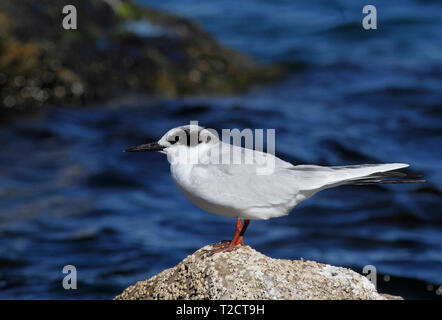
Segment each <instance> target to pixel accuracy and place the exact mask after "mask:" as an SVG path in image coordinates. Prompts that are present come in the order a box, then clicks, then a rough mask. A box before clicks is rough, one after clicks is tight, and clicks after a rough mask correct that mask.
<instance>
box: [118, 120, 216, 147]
mask: <svg viewBox="0 0 442 320" xmlns="http://www.w3.org/2000/svg"><path fill="white" fill-rule="evenodd" d="M218 142H219V138H218V134H217V133H216V131H215V130H213V129H206V128H203V127H200V126H198V125H192V124H190V125H185V126H180V127H177V128H173V129H170V130H169V131H167V132H166V134H164V135H163V136H162V137H161V139H160V140H158V141H157V142H150V143H146V144H142V145H139V146H136V147H132V148H128V149H126V150H124V152H147V151H158V152H163V153H167V154H176V153H177V151H178V152H180V151H191V150H194V149H195V150H196V149H197V148H198V149H200V150H201V149H206V148H210V147H211V146H213V145H215V144H216V143H218Z"/></svg>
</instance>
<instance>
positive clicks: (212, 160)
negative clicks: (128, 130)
mask: <svg viewBox="0 0 442 320" xmlns="http://www.w3.org/2000/svg"><path fill="white" fill-rule="evenodd" d="M147 151H158V152H161V153H165V154H167V157H168V160H169V162H170V171H171V175H172V178H173V181H174V182H175V184H176V186H177V187H178V189H179V190H180V192H181V193H182V194H183V195H184V196H185V197H186V198H187V199H188V200H189V201H190V202H192V203H193V204H195V205H196V206H197V207H199V208H201V209H203V210H205V211H207V212H210V213H214V214H218V215H222V216H226V217H232V218H236V231H235V234H234V236H233V239H232V240H231V241H222V242H221V243H219V244H217V245H216V246H215V248H214V249H213V250H212V253H216V252H228V251H231V250H233V249H234V248H235V247H236V246H237V245H239V244H242V243H243V236H244V233H245V232H246V229H247V227H248V226H249V223H250V220H265V219H269V218H276V217H281V216H285V215H287V214H289V213H290V211H291V210H292V209H293V207H294V206H296V205H297V204H298V203H300V202H301V201H304V200H306V199H308V198H310V197H311V196H313V195H314V194H316V193H317V192H319V191H321V190H324V189H328V188H334V187H338V186H342V185H371V184H384V183H414V182H423V181H424V180H418V179H412V178H407V175H406V174H405V173H402V172H397V171H395V170H398V169H402V168H405V167H408V166H409V165H408V164H406V163H385V164H361V165H348V166H319V165H293V164H291V163H289V162H286V161H284V160H281V159H279V158H278V157H276V156H274V155H273V154H271V153H265V152H262V151H258V150H250V149H246V148H242V147H241V146H236V145H232V144H230V143H227V142H223V141H221V140H220V139H219V137H218V135H217V134H216V132H215V133H214V130H210V129H205V128H203V127H200V126H198V125H192V124H190V125H185V126H180V127H177V128H173V129H171V130H169V131H168V132H167V133H166V134H164V136H163V137H161V139H160V140H158V141H157V142H151V143H147V144H142V145H139V146H136V147H131V148H128V149H126V150H124V152H147ZM235 152H238V153H237V154H240V155H241V159H243V161H240V162H239V163H228V162H229V161H227V163H226V161H225V159H227V160H231V158H232V157H231V154H235ZM222 159H224V160H222ZM266 167H271V168H272V169H273V170H272V171H271V173H269V174H259V172H258V169H262V168H266ZM241 219H243V220H244V223H242V222H241Z"/></svg>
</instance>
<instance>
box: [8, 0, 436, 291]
mask: <svg viewBox="0 0 442 320" xmlns="http://www.w3.org/2000/svg"><path fill="white" fill-rule="evenodd" d="M139 2H140V3H145V4H148V5H152V6H154V7H158V8H162V9H167V10H169V11H171V12H174V13H179V14H182V15H184V16H187V17H190V18H193V19H195V20H196V21H198V22H199V23H200V24H201V25H202V26H204V27H205V28H206V29H207V30H209V31H210V32H211V33H212V34H213V35H214V36H216V37H217V38H218V39H219V40H220V41H221V42H223V43H225V44H228V45H230V46H232V47H235V48H237V49H239V50H241V51H243V52H246V53H248V54H250V55H252V56H254V57H255V58H256V59H257V60H259V61H262V62H284V63H290V64H292V65H296V66H301V67H302V68H300V69H296V70H294V71H293V72H292V73H291V74H290V75H289V76H288V77H287V78H286V79H284V80H283V81H281V82H278V83H275V84H273V85H270V86H262V87H257V88H255V89H253V90H252V91H251V92H249V93H246V94H244V95H240V96H225V97H214V98H213V97H212V98H209V97H198V98H181V99H153V98H149V97H146V96H140V95H132V94H128V95H127V96H125V97H121V98H120V99H118V100H116V101H112V102H109V103H106V104H101V105H96V106H94V107H93V108H80V109H76V108H67V107H63V106H59V108H57V109H48V110H46V111H44V112H42V113H41V114H40V115H37V116H34V117H31V118H26V119H22V120H14V121H11V122H10V123H8V124H5V125H2V126H1V127H0V145H1V153H0V298H20V299H22V298H37V299H48V298H59V299H69V298H72V299H77V298H81V299H90V298H104V299H109V298H112V297H113V296H115V295H116V294H118V293H119V292H121V290H122V289H124V288H125V287H127V286H128V285H130V284H132V283H134V282H136V281H138V280H142V279H146V278H148V277H150V276H152V275H154V274H156V273H158V272H160V271H162V270H163V269H165V268H169V267H172V266H174V265H175V264H177V263H178V262H179V261H180V260H182V259H183V258H184V257H185V256H187V255H188V254H191V253H192V252H194V251H195V250H197V249H198V248H200V247H202V246H204V245H206V244H209V243H214V242H217V241H220V240H223V239H229V238H230V237H231V236H232V234H233V232H234V224H235V221H234V220H233V219H229V218H225V217H221V216H216V215H212V214H209V213H206V212H204V211H202V210H200V209H198V208H196V207H195V206H193V205H192V204H190V203H189V202H188V201H187V200H186V199H185V198H184V197H183V196H182V195H181V194H180V193H179V191H178V190H177V189H176V187H175V186H174V184H173V181H172V179H171V177H170V175H169V168H168V162H167V160H166V158H165V156H164V155H162V154H151V153H149V154H143V153H141V154H127V153H122V152H121V151H122V150H123V149H124V148H126V147H128V146H132V145H135V144H138V143H142V142H145V141H151V140H155V139H157V138H159V137H160V136H161V135H162V134H163V133H164V132H165V131H167V130H168V129H169V128H171V127H174V126H178V125H182V124H187V123H189V121H190V120H198V121H199V123H200V124H201V125H204V126H207V127H213V128H215V129H221V128H240V129H242V128H275V129H276V139H277V142H276V153H277V155H278V156H280V157H281V158H283V159H285V160H287V161H290V162H293V163H296V164H298V163H311V164H321V165H347V164H360V163H382V162H407V163H410V164H411V169H410V170H409V172H411V173H422V174H424V176H425V178H426V179H427V182H426V183H425V184H420V185H393V186H382V187H362V186H359V187H356V186H353V187H350V186H348V187H340V188H336V189H330V190H326V191H323V192H321V193H319V194H317V195H315V196H314V197H313V198H311V199H309V200H307V201H305V202H303V203H301V204H300V205H298V206H297V207H296V208H295V209H294V210H293V212H292V214H291V215H289V216H286V217H282V218H278V219H271V220H267V221H258V222H255V221H253V222H252V223H251V225H250V227H249V229H248V231H247V233H246V237H245V241H246V243H247V244H249V245H251V246H252V247H253V248H255V249H256V250H258V251H260V252H263V253H265V254H267V255H269V256H271V257H277V258H286V259H298V258H300V257H303V258H305V259H313V260H317V261H320V262H324V263H330V264H334V265H339V266H349V267H352V268H354V269H355V270H359V269H361V268H362V267H363V266H364V265H368V264H371V265H374V266H375V267H376V268H377V271H378V273H380V274H383V275H390V276H391V277H392V278H394V277H396V278H397V277H399V278H400V279H402V280H401V281H402V282H403V283H402V285H401V286H399V287H397V288H396V289H395V290H396V291H394V290H393V291H394V292H391V291H390V292H389V293H397V294H403V295H404V296H405V297H406V298H407V297H410V298H411V297H427V298H428V297H429V298H438V297H439V298H440V296H439V295H437V294H436V289H437V288H438V286H440V285H442V209H441V194H442V190H441V185H442V170H441V169H442V151H441V138H442V125H441V123H442V122H441V120H442V3H441V2H439V1H400V3H399V2H398V1H397V3H396V4H394V3H393V2H388V3H385V1H372V2H371V4H374V5H376V7H377V10H378V30H376V31H364V30H363V29H362V27H361V24H360V21H361V19H362V17H363V15H362V13H361V11H362V5H363V4H365V3H363V2H361V1H350V0H348V1H344V0H339V1H316V2H307V1H288V0H287V1H281V0H280V1H270V0H266V1H264V0H243V1H240V2H238V1H233V0H223V1H220V0H218V1H198V0H187V1H185V0H171V1H163V2H161V3H160V2H158V1H154V0H152V1H150V0H149V1H147V0H143V1H139ZM65 265H75V266H76V268H77V270H78V289H77V290H69V291H67V290H64V289H63V287H62V285H61V281H62V278H63V276H64V274H63V273H62V268H63V266H65ZM413 279H415V280H418V281H413ZM407 281H408V282H407ZM383 282H384V280H383V278H382V277H380V278H379V279H378V283H383ZM427 284H431V285H432V286H427ZM403 287H406V290H405V289H403ZM398 288H399V289H398ZM400 288H402V289H400Z"/></svg>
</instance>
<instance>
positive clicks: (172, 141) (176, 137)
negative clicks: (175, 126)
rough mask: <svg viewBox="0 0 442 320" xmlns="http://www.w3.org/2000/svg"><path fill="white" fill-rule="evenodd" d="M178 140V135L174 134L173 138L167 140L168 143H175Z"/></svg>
mask: <svg viewBox="0 0 442 320" xmlns="http://www.w3.org/2000/svg"><path fill="white" fill-rule="evenodd" d="M178 140H180V137H178V136H175V138H174V140H167V141H168V142H169V143H170V144H175V143H177V142H178Z"/></svg>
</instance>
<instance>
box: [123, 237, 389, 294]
mask: <svg viewBox="0 0 442 320" xmlns="http://www.w3.org/2000/svg"><path fill="white" fill-rule="evenodd" d="M211 249H212V246H211V245H208V246H205V247H203V248H201V249H199V250H198V251H196V252H195V253H194V254H192V255H189V256H188V257H186V258H185V259H184V260H183V261H181V262H180V263H179V264H178V265H177V266H175V267H173V268H170V269H166V270H164V271H163V272H161V273H159V274H157V275H156V276H154V277H152V278H150V279H148V280H145V281H139V282H137V283H136V284H134V285H132V286H130V287H128V288H127V289H125V290H124V291H123V292H122V293H121V294H120V295H118V296H117V297H115V299H117V300H126V299H130V300H140V299H215V300H218V299H358V300H359V299H363V300H372V299H376V300H385V299H391V298H390V296H385V297H384V296H382V295H381V294H379V293H378V292H377V291H376V289H375V287H374V286H373V284H372V283H371V282H370V281H369V280H368V279H367V278H365V277H364V276H362V275H360V274H358V273H356V272H354V271H352V270H350V269H346V268H341V267H334V266H331V265H327V264H321V263H318V262H315V261H308V260H303V259H301V260H284V259H272V258H269V257H267V256H265V255H263V254H261V253H259V252H257V251H255V250H253V249H252V248H250V247H249V246H246V245H240V246H239V247H237V249H236V250H234V251H232V252H226V253H216V254H214V255H210V254H209V252H208V251H209V250H211Z"/></svg>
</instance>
